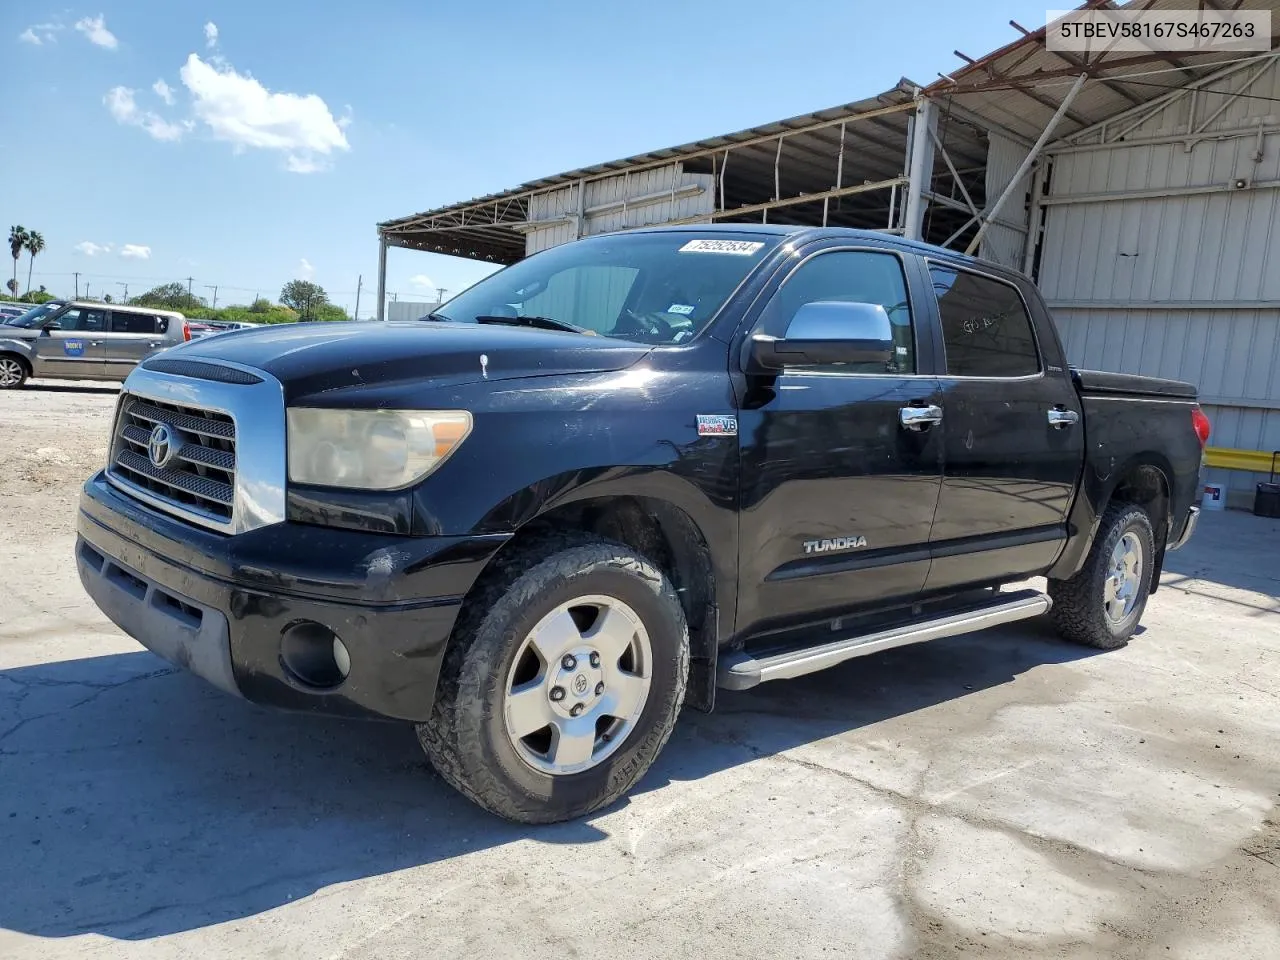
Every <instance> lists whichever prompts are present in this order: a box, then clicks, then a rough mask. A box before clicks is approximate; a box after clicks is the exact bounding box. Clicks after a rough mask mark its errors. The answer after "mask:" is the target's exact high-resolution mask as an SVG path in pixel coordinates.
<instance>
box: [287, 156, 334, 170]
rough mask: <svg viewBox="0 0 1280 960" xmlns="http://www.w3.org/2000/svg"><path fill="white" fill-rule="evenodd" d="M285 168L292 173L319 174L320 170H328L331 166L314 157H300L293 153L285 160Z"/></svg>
mask: <svg viewBox="0 0 1280 960" xmlns="http://www.w3.org/2000/svg"><path fill="white" fill-rule="evenodd" d="M284 168H285V169H286V170H288V171H289V172H290V173H317V172H319V171H320V170H328V169H329V165H328V164H326V163H324V162H323V161H320V160H316V159H315V158H314V157H300V156H298V155H297V154H293V153H291V154H289V157H288V159H287V160H285V164H284Z"/></svg>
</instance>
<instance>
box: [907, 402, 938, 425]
mask: <svg viewBox="0 0 1280 960" xmlns="http://www.w3.org/2000/svg"><path fill="white" fill-rule="evenodd" d="M898 420H899V422H900V423H901V424H902V425H903V426H904V427H906V428H907V429H908V430H927V429H928V428H929V427H931V426H933V425H934V424H935V423H941V422H942V408H941V407H936V406H934V405H933V404H930V405H929V406H927V407H902V408H901V409H899V410H898Z"/></svg>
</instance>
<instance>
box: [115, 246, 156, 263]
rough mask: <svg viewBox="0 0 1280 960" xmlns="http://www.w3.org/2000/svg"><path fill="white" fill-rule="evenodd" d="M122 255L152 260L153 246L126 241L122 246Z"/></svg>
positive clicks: (129, 257)
mask: <svg viewBox="0 0 1280 960" xmlns="http://www.w3.org/2000/svg"><path fill="white" fill-rule="evenodd" d="M120 256H122V257H124V258H125V259H126V260H150V259H151V248H150V247H144V246H142V245H141V244H137V243H126V244H125V245H124V246H123V247H121V248H120Z"/></svg>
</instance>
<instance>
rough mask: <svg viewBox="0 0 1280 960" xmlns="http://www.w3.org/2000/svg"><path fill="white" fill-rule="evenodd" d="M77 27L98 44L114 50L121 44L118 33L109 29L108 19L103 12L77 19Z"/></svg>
mask: <svg viewBox="0 0 1280 960" xmlns="http://www.w3.org/2000/svg"><path fill="white" fill-rule="evenodd" d="M76 29H77V30H79V31H80V32H81V33H83V34H84V35H85V36H86V37H88V38H89V42H90V43H92V44H95V45H96V46H99V47H106V48H107V49H108V50H114V49H115V48H116V47H118V46H119V45H120V41H119V40H117V39H116V35H115V34H114V33H112V32H111V31H110V30H108V29H107V20H106V17H104V16H103V15H102V14H98V15H97V16H96V17H85V18H84V19H82V20H77V21H76Z"/></svg>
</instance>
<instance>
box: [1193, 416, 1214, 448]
mask: <svg viewBox="0 0 1280 960" xmlns="http://www.w3.org/2000/svg"><path fill="white" fill-rule="evenodd" d="M1191 428H1192V429H1193V430H1195V432H1196V436H1197V437H1199V438H1200V447H1201V448H1202V449H1203V448H1204V445H1205V444H1206V443H1208V442H1209V431H1210V430H1211V429H1213V428H1212V426H1211V425H1210V423H1209V418H1208V417H1206V416H1205V415H1204V411H1203V410H1201V409H1200V408H1199V407H1194V408H1193V409H1192V410H1191Z"/></svg>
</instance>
